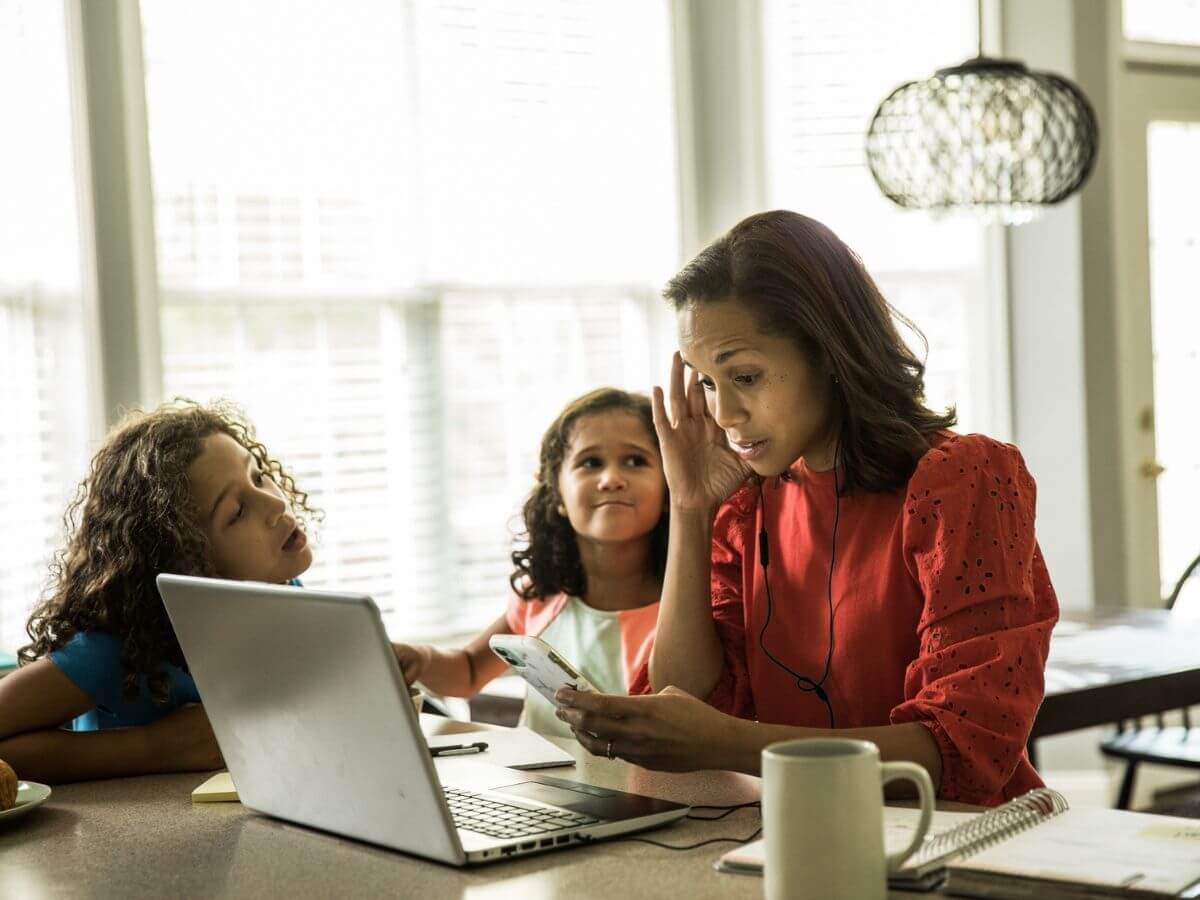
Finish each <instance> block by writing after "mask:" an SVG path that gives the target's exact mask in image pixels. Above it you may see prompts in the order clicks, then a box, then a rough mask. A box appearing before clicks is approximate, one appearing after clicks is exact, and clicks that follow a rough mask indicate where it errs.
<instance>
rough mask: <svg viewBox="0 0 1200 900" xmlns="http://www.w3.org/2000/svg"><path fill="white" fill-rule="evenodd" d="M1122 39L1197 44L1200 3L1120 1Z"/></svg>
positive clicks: (1192, 0) (1191, 0)
mask: <svg viewBox="0 0 1200 900" xmlns="http://www.w3.org/2000/svg"><path fill="white" fill-rule="evenodd" d="M1121 13H1122V26H1123V30H1124V33H1125V38H1126V40H1130V41H1143V42H1146V43H1154V44H1196V45H1200V0H1124V2H1123V3H1122V4H1121Z"/></svg>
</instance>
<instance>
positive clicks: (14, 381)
mask: <svg viewBox="0 0 1200 900" xmlns="http://www.w3.org/2000/svg"><path fill="white" fill-rule="evenodd" d="M0 84H4V85H7V86H10V89H6V90H3V91H0V121H3V122H4V125H5V138H4V140H3V141H0V198H3V201H2V202H0V384H3V385H4V396H5V402H4V414H3V417H2V419H0V498H3V505H4V509H5V515H4V516H3V517H0V548H2V549H0V653H11V652H15V650H16V648H17V647H18V646H20V645H21V644H22V643H24V641H25V639H26V638H25V630H24V626H25V620H26V619H27V617H28V615H29V610H30V607H31V606H32V605H33V603H34V601H35V600H36V599H37V597H38V595H39V594H40V593H41V590H42V588H43V586H44V584H45V582H46V576H47V563H48V561H49V558H50V556H51V554H52V553H53V551H54V550H55V549H56V548H57V546H58V545H59V543H60V540H61V528H60V523H61V517H62V514H63V510H64V509H65V507H66V503H67V500H68V498H69V496H70V494H71V488H72V487H73V485H74V483H75V482H76V481H77V480H78V479H79V478H80V477H81V475H82V472H83V464H84V452H85V444H86V440H87V436H88V425H87V423H88V404H87V399H86V397H87V392H86V391H85V390H84V386H85V383H86V381H85V373H84V371H83V368H82V360H83V359H84V352H83V339H82V332H81V304H80V293H81V291H80V249H79V218H78V212H77V205H76V193H75V159H74V156H73V142H72V135H71V95H70V90H69V84H70V82H69V79H68V65H67V41H66V25H65V22H64V20H63V4H61V3H58V4H56V3H44V2H40V0H0ZM15 85H20V86H21V87H20V89H19V90H18V89H11V86H15Z"/></svg>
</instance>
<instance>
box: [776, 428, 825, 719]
mask: <svg viewBox="0 0 1200 900" xmlns="http://www.w3.org/2000/svg"><path fill="white" fill-rule="evenodd" d="M840 456H841V454H840V453H839V452H836V451H835V453H834V457H833V494H834V507H833V536H832V538H831V539H830V549H829V573H828V576H827V578H826V582H825V599H826V603H827V607H828V613H829V641H828V645H827V649H826V651H825V667H824V671H822V673H821V677H820V678H819V679H817V680H815V681H814V680H813V679H812V678H809V677H808V676H807V675H801V674H800V673H799V672H797V671H795V670H794V669H792V668H790V667H789V666H788V665H787V664H786V663H784V662H783V661H782V660H780V659H779V658H778V657H776V656H775V654H773V653H772V652H771V651H770V650H769V649H768V648H767V643H766V634H767V627H768V626H769V625H770V624H771V617H772V615H773V614H774V598H773V597H772V596H771V576H770V573H769V572H768V567H769V565H770V540H769V538H768V537H767V500H766V495H765V494H764V493H763V487H762V484H763V483H762V479H759V482H758V501H759V507H760V508H761V510H762V525H761V526H760V528H759V532H758V561H759V564H760V565H761V566H762V570H763V586H764V587H765V588H766V591H767V616H766V619H765V620H764V621H763V625H762V628H761V629H759V632H758V645H759V647H760V648H762V651H763V653H765V654H766V656H767V659H769V660H771V662H772V663H774V664H775V665H776V666H778V667H779V668H780V669H782V670H783V671H785V672H787V673H788V674H789V675H791V676H792V677H793V678H795V679H796V686H797V687H798V688H799V689H800V690H802V691H808V692H810V693H814V694H816V695H817V698H818V699H819V700H820V701H821V702H822V703H823V704H825V711H826V712H827V713H828V715H829V727H830V728H835V727H836V725H835V719H834V715H833V704H832V703H831V702H830V700H829V695H828V693H826V691H825V688H824V687H823V685H824V683H825V679H826V678H828V677H829V670H830V668H831V667H832V665H833V570H834V564H835V563H836V561H837V533H838V524H839V521H840V520H841V513H842V491H841V484H840V483H839V480H838V471H837V467H838V460H839V457H840Z"/></svg>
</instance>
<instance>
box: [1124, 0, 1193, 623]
mask: <svg viewBox="0 0 1200 900" xmlns="http://www.w3.org/2000/svg"><path fill="white" fill-rule="evenodd" d="M1151 6H1153V7H1154V8H1153V9H1151V8H1150V7H1151ZM1122 30H1123V35H1124V40H1123V51H1124V72H1123V74H1122V77H1121V78H1120V102H1119V104H1118V106H1117V114H1116V117H1115V121H1114V123H1113V124H1114V133H1113V134H1112V135H1111V138H1110V139H1111V143H1110V147H1111V148H1112V152H1113V153H1114V156H1115V159H1116V161H1117V162H1116V171H1117V176H1116V177H1117V193H1118V206H1117V216H1116V219H1117V221H1116V223H1115V234H1116V237H1117V242H1118V243H1117V246H1118V252H1119V253H1120V254H1122V255H1123V256H1124V259H1123V261H1122V262H1123V265H1122V266H1121V267H1120V269H1121V271H1122V274H1121V278H1120V292H1121V307H1122V314H1121V326H1122V330H1123V332H1124V333H1123V335H1122V339H1123V341H1124V342H1125V347H1126V348H1127V352H1126V353H1125V354H1124V361H1125V362H1127V363H1128V365H1126V366H1125V367H1123V369H1122V371H1121V372H1120V375H1119V380H1120V388H1121V391H1122V394H1123V396H1124V401H1123V404H1122V409H1123V410H1124V411H1125V413H1126V415H1125V417H1124V418H1125V421H1123V422H1122V428H1121V433H1122V441H1123V444H1124V448H1125V451H1126V454H1125V458H1126V459H1128V460H1130V461H1131V462H1132V463H1133V464H1132V465H1127V466H1126V467H1125V472H1124V476H1123V484H1122V489H1123V491H1124V496H1125V499H1126V512H1127V515H1126V523H1125V528H1126V532H1125V535H1126V540H1125V546H1126V547H1127V551H1128V563H1129V580H1128V587H1129V589H1130V590H1131V591H1132V592H1133V596H1132V597H1131V598H1130V605H1133V606H1160V605H1161V603H1162V600H1163V598H1165V597H1166V596H1167V595H1168V594H1169V593H1170V592H1171V590H1172V588H1173V587H1174V585H1175V583H1176V582H1177V580H1178V579H1179V577H1180V575H1181V574H1182V573H1183V571H1184V570H1185V568H1186V567H1187V565H1188V563H1189V562H1190V561H1191V560H1192V559H1194V558H1195V557H1196V556H1197V554H1200V517H1198V514H1197V512H1196V510H1197V507H1198V505H1200V405H1198V403H1197V392H1198V391H1200V170H1198V168H1197V166H1196V160H1198V159H1200V6H1197V4H1195V3H1194V2H1173V3H1161V4H1153V5H1152V4H1144V3H1142V4H1139V3H1130V2H1128V0H1127V2H1126V3H1125V4H1124V12H1123V21H1122ZM1178 602H1179V603H1181V604H1183V603H1187V604H1191V603H1193V602H1196V605H1197V607H1198V608H1200V577H1198V578H1193V579H1191V580H1190V582H1189V587H1188V590H1187V591H1185V592H1184V593H1183V594H1181V596H1180V600H1179V601H1178Z"/></svg>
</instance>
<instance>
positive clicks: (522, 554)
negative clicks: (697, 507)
mask: <svg viewBox="0 0 1200 900" xmlns="http://www.w3.org/2000/svg"><path fill="white" fill-rule="evenodd" d="M611 410H619V411H622V412H628V413H632V414H633V415H635V416H637V417H638V419H639V420H640V421H641V422H642V423H643V424H644V425H645V427H646V433H647V434H649V435H650V437H651V438H652V439H653V441H654V446H655V447H658V433H657V432H656V431H655V430H654V415H653V413H652V412H651V409H650V399H649V398H648V397H646V396H645V395H644V394H635V393H630V392H629V391H622V390H619V389H617V388H598V389H597V390H594V391H591V392H590V393H587V394H584V395H583V396H582V397H579V398H578V399H576V400H573V401H571V402H570V403H568V404H567V406H566V408H565V409H564V410H563V411H562V412H561V413H559V414H558V418H557V419H555V420H554V421H553V422H552V423H551V424H550V427H549V428H547V429H546V433H545V434H544V435H543V436H542V447H541V452H540V453H539V455H538V471H537V475H536V477H535V480H534V486H533V490H532V491H530V493H529V497H528V498H526V500H525V505H524V507H523V508H522V510H521V517H522V520H523V522H524V525H525V530H524V533H523V534H521V535H519V536H518V540H519V541H521V542H523V543H524V544H525V546H524V547H522V548H520V549H517V550H514V551H513V554H512V561H513V565H514V566H515V567H516V568H515V569H514V570H513V573H512V575H510V576H509V579H508V582H509V584H510V585H512V589H513V590H514V591H515V592H516V594H517V596H519V597H520V598H522V599H523V600H536V599H539V598H541V597H548V596H552V595H554V594H561V593H566V594H571V595H572V596H576V597H582V596H583V595H584V592H585V591H586V589H587V573H586V572H584V570H583V561H582V560H581V559H580V557H579V545H578V544H577V543H576V538H575V530H574V529H573V528H572V527H571V523H570V521H569V520H568V519H567V517H566V516H563V515H559V513H558V505H559V504H560V503H561V502H562V497H561V496H560V495H559V491H558V476H559V473H560V472H561V471H562V464H563V459H564V457H565V456H566V453H567V446H568V445H569V444H570V443H571V435H572V433H573V431H574V429H575V423H576V422H578V421H579V420H580V419H582V418H583V417H584V416H590V415H593V414H595V413H602V412H609V411H611ZM668 521H669V517H668V516H666V515H663V516H660V517H659V520H658V524H657V525H655V526H654V531H653V532H651V534H650V565H651V566H652V570H653V572H654V575H655V577H657V578H662V576H663V572H665V571H666V567H667V523H668Z"/></svg>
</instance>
